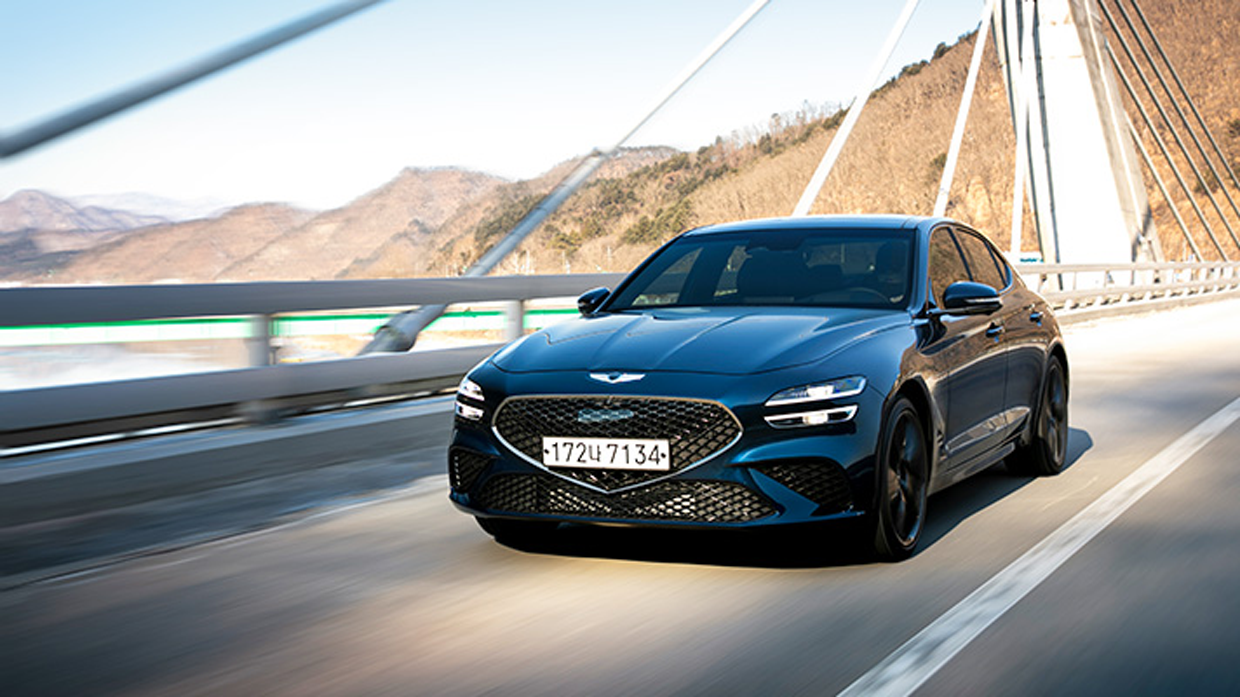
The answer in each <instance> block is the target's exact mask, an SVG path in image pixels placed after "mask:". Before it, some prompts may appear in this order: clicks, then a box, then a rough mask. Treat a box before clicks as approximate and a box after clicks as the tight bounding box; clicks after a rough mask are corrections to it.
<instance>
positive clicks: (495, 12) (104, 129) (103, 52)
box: [0, 0, 982, 208]
mask: <svg viewBox="0 0 1240 697" xmlns="http://www.w3.org/2000/svg"><path fill="white" fill-rule="evenodd" d="M751 2H752V0H620V1H615V2H612V1H610V0H571V1H570V0H521V1H520V2H514V1H508V2H501V1H498V0H440V1H437V2H432V1H430V0H388V2H386V3H383V4H380V5H378V6H376V7H373V8H371V9H369V10H365V11H363V12H362V13H361V14H358V15H355V16H354V17H352V18H350V19H347V20H344V21H343V22H341V23H339V24H337V25H334V26H332V27H328V28H327V29H325V30H321V31H319V32H317V33H314V34H311V35H309V36H306V37H303V38H302V39H299V40H298V41H296V42H293V43H291V44H288V45H286V46H284V47H282V48H280V49H277V50H276V51H273V52H270V53H267V54H264V55H262V56H260V57H258V58H255V59H252V60H250V61H248V62H246V63H243V64H241V65H239V66H236V67H234V68H232V69H230V70H228V71H226V72H223V73H220V74H217V75H216V76H214V77H211V78H208V79H206V80H203V81H201V82H198V83H195V84H193V85H190V86H189V87H186V88H182V89H181V90H178V91H176V92H173V93H171V94H168V95H166V96H164V97H162V98H160V99H158V100H155V101H153V102H149V103H147V104H146V105H144V106H142V107H139V108H137V109H134V110H131V111H129V112H126V113H124V114H122V115H119V116H116V117H113V118H111V119H109V120H107V121H104V122H101V123H99V124H97V125H95V126H93V127H90V128H88V129H85V130H83V131H80V132H78V133H77V134H74V135H71V136H67V137H64V138H62V139H60V140H59V141H56V142H54V143H52V144H50V145H45V146H42V147H39V148H37V149H35V150H31V151H28V152H27V153H25V154H23V155H19V156H17V157H15V158H9V159H7V160H0V198H3V197H5V196H7V195H9V194H11V193H12V192H13V191H16V190H18V189H24V188H38V189H44V190H47V191H50V192H52V193H55V194H58V195H65V196H76V195H87V194H114V193H125V192H143V193H149V194H155V195H160V196H165V197H170V198H178V199H200V198H208V199H214V200H219V201H221V202H226V203H241V202H246V201H258V200H262V201H286V202H290V203H295V204H299V205H303V206H307V207H312V208H328V207H333V206H337V205H340V204H343V203H345V202H347V201H349V200H351V199H353V198H354V197H356V196H358V195H361V194H363V193H365V192H367V191H369V190H370V189H373V188H374V187H376V186H378V185H380V184H382V183H384V182H386V181H387V180H389V179H391V178H392V177H393V176H395V175H396V173H397V172H399V171H400V170H401V169H402V168H404V167H409V166H412V167H435V166H460V167H466V168H471V169H479V170H483V171H487V172H491V173H494V174H498V175H501V176H505V177H510V178H523V177H529V176H533V175H536V174H539V173H541V172H543V171H545V170H547V169H548V168H550V167H551V166H553V165H554V164H556V163H558V162H560V161H563V160H565V159H568V158H570V157H574V156H576V155H580V154H583V153H586V152H588V151H589V150H591V149H592V148H594V147H599V146H606V145H610V144H611V143H613V142H614V141H615V140H617V139H618V138H619V137H620V136H621V135H623V134H624V132H626V131H627V130H628V128H629V127H630V126H631V125H632V124H633V123H635V122H636V120H637V119H638V118H639V117H640V116H641V115H642V114H643V113H644V112H645V111H646V109H648V108H649V106H651V102H652V100H653V99H654V98H655V97H656V96H657V95H658V94H659V93H660V92H661V91H662V90H663V89H664V88H665V86H666V85H667V84H668V83H669V82H670V81H671V80H672V78H674V77H675V76H676V75H677V74H678V73H679V72H680V71H681V70H682V68H683V67H684V66H685V65H686V64H687V63H688V62H689V61H690V60H692V59H693V58H694V57H695V56H697V55H698V54H699V53H700V52H701V51H702V49H703V48H704V47H705V46H706V45H707V44H709V43H710V41H711V40H712V39H714V37H715V36H717V35H718V34H719V33H720V32H721V31H722V30H723V29H724V28H725V27H727V26H728V25H729V24H730V23H731V22H732V21H733V20H734V19H735V18H736V17H737V16H738V15H739V14H740V13H741V12H742V11H743V10H744V9H745V8H746V7H748V6H749V5H750V4H751ZM332 4H334V3H332V2H330V0H263V2H253V0H214V1H213V2H195V3H190V2H184V1H181V2H167V1H166V0H108V2H86V1H85V0H5V2H3V3H0V65H2V66H4V69H3V70H0V132H2V133H8V132H12V131H15V130H17V129H19V128H21V127H24V126H26V125H29V124H31V123H34V122H36V121H38V120H40V119H42V118H46V117H48V116H51V115H54V114H56V113H58V112H60V111H62V110H64V109H66V108H69V107H72V106H76V105H78V104H79V103H81V102H83V101H85V100H87V99H89V98H92V97H95V96H99V95H102V94H106V93H108V92H109V91H111V90H114V89H116V88H118V87H123V86H126V85H129V84H131V83H133V82H136V81H139V80H142V79H144V78H147V77H150V76H153V75H156V74H158V73H160V72H161V71H162V70H165V69H167V68H169V67H174V66H178V65H180V64H181V63H184V62H186V61H189V60H191V59H195V58H197V57H200V56H202V55H205V54H207V53H210V52H211V51H213V50H216V49H218V48H221V47H223V46H226V45H229V44H231V43H233V42H236V41H238V40H241V39H245V38H249V37H251V36H253V35H255V34H257V33H259V32H261V31H264V30H266V29H270V28H272V27H275V26H277V25H280V24H282V23H284V22H287V21H288V20H291V19H294V18H297V17H301V16H303V15H305V14H306V13H308V12H311V11H313V10H315V9H318V8H321V7H325V6H329V5H332ZM903 4H904V3H903V0H866V1H862V2H858V1H857V0H773V1H772V2H771V4H770V5H769V6H768V7H767V8H766V9H765V10H763V12H762V13H761V14H759V15H758V17H757V18H756V19H755V20H754V21H753V22H752V23H751V24H750V25H749V26H748V27H747V28H746V29H745V30H744V31H743V32H742V33H741V34H740V35H739V36H738V37H737V38H736V39H735V40H734V41H733V42H732V43H731V44H730V45H729V46H728V47H726V48H725V49H724V51H723V52H722V53H721V54H720V55H719V56H718V57H717V58H716V60H715V61H714V62H713V63H712V64H711V65H710V66H708V68H707V69H706V70H705V71H703V73H701V74H700V75H699V77H698V78H697V79H696V80H695V81H694V82H693V83H691V84H690V86H689V88H687V89H686V90H685V91H683V92H682V93H681V94H680V95H679V96H678V97H677V98H676V99H675V100H674V101H673V102H672V103H671V104H669V105H668V107H667V108H665V110H664V111H663V112H662V113H661V115H660V116H659V117H658V118H657V119H656V120H655V121H653V122H651V123H650V124H649V125H648V126H647V127H646V128H645V129H643V130H642V131H641V132H640V133H638V135H637V137H636V138H635V139H634V140H633V141H631V143H630V144H636V145H643V144H660V145H672V146H676V147H680V148H685V149H695V148H697V147H698V146H700V145H704V144H706V143H709V142H711V141H713V140H714V137H715V136H716V135H724V136H726V135H728V134H729V133H731V132H732V131H733V130H737V129H744V128H745V127H747V126H752V125H755V124H761V123H765V122H766V121H767V120H768V119H769V117H770V115H771V114H772V113H775V112H786V111H791V110H795V109H797V108H798V107H799V106H800V105H801V104H802V103H803V102H805V101H809V102H813V103H823V102H840V101H844V100H847V99H848V98H849V96H850V95H851V94H852V92H853V91H854V90H855V89H856V87H857V84H858V81H859V80H860V79H861V77H862V74H863V73H864V72H865V71H866V70H867V69H868V67H869V65H870V63H871V62H872V61H873V59H874V56H875V54H876V53H877V51H878V48H879V47H880V46H881V45H882V43H883V40H884V39H885V37H886V35H887V32H888V31H889V30H890V27H891V24H892V23H893V22H894V20H895V17H896V15H897V14H898V13H899V11H900V9H901V7H902V6H903ZM981 6H982V0H922V2H921V6H920V7H919V8H918V10H917V13H916V14H915V15H914V17H913V20H912V23H911V24H910V26H909V29H908V31H907V32H906V34H905V36H904V40H903V41H902V42H901V44H900V47H899V49H898V50H897V52H896V55H895V57H893V58H892V60H891V61H890V63H889V64H888V66H887V70H888V72H889V73H894V72H895V71H896V70H898V69H899V67H900V66H902V65H904V64H907V63H910V62H913V61H916V60H920V59H923V58H928V57H929V55H930V54H931V52H932V51H933V49H934V46H935V45H936V44H937V43H939V42H940V41H946V42H948V43H951V42H953V41H955V40H956V37H957V36H958V35H960V34H962V33H965V32H968V31H971V30H973V29H974V28H975V26H976V24H977V19H978V16H979V13H980V12H981ZM944 147H946V143H944Z"/></svg>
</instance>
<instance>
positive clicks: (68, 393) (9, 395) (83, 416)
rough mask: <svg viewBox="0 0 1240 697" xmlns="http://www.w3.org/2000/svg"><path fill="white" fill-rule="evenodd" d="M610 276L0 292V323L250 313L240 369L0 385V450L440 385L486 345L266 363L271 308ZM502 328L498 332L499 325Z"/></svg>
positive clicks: (534, 288) (458, 294) (504, 291)
mask: <svg viewBox="0 0 1240 697" xmlns="http://www.w3.org/2000/svg"><path fill="white" fill-rule="evenodd" d="M620 278H621V275H620V274H576V275H561V276H513V277H488V278H435V279H408V280H405V279H400V280H374V281H307V282H287V283H276V282H273V283H221V284H185V285H162V286H161V285H152V286H97V287H92V286H73V287H25V288H8V289H0V327H18V326H29V325H47V324H74V323H94V322H123V321H136V320H151V319H167V318H186V317H238V316H248V317H251V318H252V326H253V327H254V330H253V332H252V338H251V343H252V348H251V351H250V355H251V357H252V358H251V367H250V368H245V369H240V370H223V371H215V372H208V373H197V374H190V375H175V376H167V377H153V378H142V379H132V380H118V381H112V382H102V383H91V384H82V385H64V386H56V387H41V388H32V389H21V390H8V391H0V448H15V447H20V446H27V445H32V444H37V443H44V442H51V441H62V440H68V439H80V438H89V437H93V436H99V435H103V434H116V433H125V432H137V431H142V430H145V429H151V428H159V427H166V426H169V425H174V424H186V423H201V422H215V421H218V420H221V419H245V420H251V421H254V420H259V421H262V420H267V419H270V418H274V417H276V416H278V415H280V414H283V413H288V412H297V411H303V410H306V409H311V408H326V407H334V406H342V405H350V404H355V403H358V402H365V401H368V400H375V399H381V398H396V397H401V396H406V395H414V394H418V393H427V392H435V391H441V390H444V389H448V388H451V387H452V386H454V385H455V384H456V383H457V382H458V381H459V380H460V379H461V376H462V375H464V374H465V372H466V371H467V370H469V368H471V367H472V366H473V365H474V364H475V363H477V362H478V361H480V360H482V359H483V358H485V357H486V356H488V355H489V354H490V353H491V352H492V351H494V350H495V349H496V348H498V346H499V345H498V344H491V345H482V346H468V347H463V348H454V349H442V350H433V351H418V352H414V353H400V354H372V355H368V356H360V357H354V358H344V359H339V360H329V361H320V362H312V363H293V364H281V365H270V362H271V361H270V357H271V356H272V355H273V351H272V347H271V345H270V341H271V334H272V332H271V330H270V327H271V325H272V322H273V321H274V320H275V318H276V317H277V316H279V315H283V314H290V313H298V312H316V311H323V310H342V309H359V308H399V309H405V308H408V307H410V306H411V305H428V304H451V303H473V302H493V301H509V306H510V313H509V321H508V324H509V325H510V327H514V328H519V327H521V326H522V307H523V302H524V301H526V300H534V299H538V298H553V297H573V296H576V295H578V294H580V293H581V292H583V291H585V290H588V289H590V288H593V287H596V286H600V285H612V286H614V285H615V283H616V281H618V280H619V279H620ZM512 333H514V332H512V331H511V330H510V332H509V334H510V335H511V334H512Z"/></svg>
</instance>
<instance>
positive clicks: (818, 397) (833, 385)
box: [766, 375, 865, 407]
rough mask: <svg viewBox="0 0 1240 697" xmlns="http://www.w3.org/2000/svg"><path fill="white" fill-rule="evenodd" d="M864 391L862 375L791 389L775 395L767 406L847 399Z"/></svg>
mask: <svg viewBox="0 0 1240 697" xmlns="http://www.w3.org/2000/svg"><path fill="white" fill-rule="evenodd" d="M864 389H865V378H863V377H861V376H860V375H854V376H853V377H849V378H840V379H838V380H830V381H828V382H818V383H814V384H812V385H801V386H800V387H790V388H788V389H786V390H783V391H780V392H777V393H775V396H774V397H771V398H770V399H768V400H766V406H768V407H784V406H788V405H790V404H804V403H805V402H821V401H823V400H829V399H831V400H834V399H845V398H847V397H856V396H857V395H859V394H861V392H862V390H864Z"/></svg>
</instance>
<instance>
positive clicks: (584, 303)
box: [577, 288, 611, 317]
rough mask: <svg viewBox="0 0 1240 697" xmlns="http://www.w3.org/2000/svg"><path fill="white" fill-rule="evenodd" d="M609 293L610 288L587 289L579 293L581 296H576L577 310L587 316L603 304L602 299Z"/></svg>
mask: <svg viewBox="0 0 1240 697" xmlns="http://www.w3.org/2000/svg"><path fill="white" fill-rule="evenodd" d="M609 295H611V289H609V288H595V289H594V290H587V291H586V292H584V293H582V294H581V297H579V298H577V311H578V312H580V313H581V314H582V315H584V316H587V317H588V316H590V315H592V314H594V311H595V310H597V309H599V307H601V306H602V305H603V301H604V300H606V299H607V296H609Z"/></svg>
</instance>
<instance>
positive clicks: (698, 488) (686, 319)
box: [448, 216, 1068, 560]
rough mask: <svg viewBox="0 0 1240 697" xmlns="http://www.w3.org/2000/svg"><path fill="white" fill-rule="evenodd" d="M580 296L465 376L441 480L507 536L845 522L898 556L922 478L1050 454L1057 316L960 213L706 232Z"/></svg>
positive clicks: (1062, 429) (1044, 465)
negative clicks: (558, 316)
mask: <svg viewBox="0 0 1240 697" xmlns="http://www.w3.org/2000/svg"><path fill="white" fill-rule="evenodd" d="M578 306H579V309H580V311H581V316H580V317H578V318H576V319H574V320H572V321H569V322H564V323H562V324H558V325H555V326H552V327H548V328H546V329H544V330H542V331H539V332H537V333H534V334H531V335H529V336H526V337H524V338H522V339H520V340H518V341H516V342H514V343H512V344H509V345H508V346H506V347H505V348H503V349H501V350H500V351H499V352H497V353H496V354H495V355H493V356H491V357H490V358H488V359H487V360H486V361H484V362H482V363H481V364H480V365H478V366H477V367H475V368H474V369H473V370H472V371H470V373H469V374H468V375H467V376H466V377H465V379H464V380H463V381H462V382H461V386H460V389H459V390H458V393H457V402H456V416H455V428H454V429H453V433H452V442H451V445H450V448H449V455H448V458H449V462H448V469H449V475H450V481H451V493H450V496H451V498H452V501H453V502H454V503H455V504H456V505H457V506H458V507H459V508H461V509H462V510H464V511H466V512H467V513H469V514H471V515H474V516H475V517H476V518H477V519H478V522H479V524H480V525H481V526H482V528H483V529H484V530H486V531H487V532H489V533H491V534H493V535H494V536H496V537H497V538H499V539H500V540H501V541H502V540H519V539H521V538H527V539H528V538H530V537H535V536H540V535H547V534H553V532H552V531H553V530H554V528H555V527H556V526H557V525H559V524H560V523H564V522H572V523H583V524H623V525H641V526H696V527H710V528H754V527H760V526H776V525H789V524H804V523H813V522H819V521H833V520H843V519H857V520H856V522H857V523H859V524H860V525H861V528H862V529H863V530H864V531H865V535H866V538H865V541H866V543H867V544H870V545H872V547H873V551H874V553H875V554H876V556H878V557H879V558H883V559H889V560H896V559H902V558H905V557H907V556H909V555H911V554H912V553H913V552H914V550H915V549H916V547H917V544H918V541H919V539H920V537H921V534H922V531H923V529H924V527H925V520H926V501H927V497H928V496H929V495H930V494H932V493H934V492H935V491H938V490H940V489H942V488H944V487H946V486H948V485H950V484H953V483H955V482H958V481H960V480H961V479H964V478H965V477H968V476H969V475H971V474H974V473H976V472H979V471H981V470H983V469H985V468H987V467H990V466H992V465H994V464H996V463H998V462H1000V461H1002V460H1005V459H1006V460H1007V463H1008V466H1009V467H1010V468H1012V469H1014V470H1016V471H1019V472H1022V473H1027V474H1033V475H1051V474H1056V473H1058V472H1059V471H1060V470H1061V469H1062V468H1063V467H1064V463H1065V459H1066V448H1067V432H1068V364H1067V356H1066V353H1065V350H1064V347H1063V340H1062V337H1061V335H1060V332H1059V328H1058V325H1057V324H1056V321H1055V317H1054V315H1053V314H1052V313H1051V310H1050V308H1049V307H1048V306H1047V304H1046V302H1045V301H1044V300H1043V299H1042V298H1041V297H1039V296H1038V295H1037V294H1036V293H1034V292H1032V291H1030V290H1029V289H1028V288H1026V286H1025V285H1024V283H1023V282H1022V281H1021V280H1020V278H1019V277H1018V276H1017V275H1016V274H1015V273H1014V272H1013V270H1012V268H1011V267H1010V266H1009V265H1008V263H1007V262H1006V261H1005V259H1004V258H1003V255H1002V254H1000V253H999V252H998V251H997V250H996V249H995V248H994V247H993V246H992V245H991V243H990V242H989V241H987V240H986V238H985V237H983V236H982V235H980V234H978V233H977V232H976V231H974V230H972V229H970V228H968V227H967V226H965V225H963V224H961V223H958V222H955V221H952V220H948V219H944V218H916V217H896V216H847V217H846V216H822V217H807V218H795V219H771V220H756V221H746V222H738V223H730V224H725V225H713V226H709V227H703V228H699V229H696V230H690V231H688V232H685V233H683V234H681V235H679V236H677V237H676V238H674V239H672V240H671V241H669V242H668V243H667V244H665V245H663V247H661V248H660V249H659V250H657V251H656V252H655V253H654V254H652V255H651V256H650V257H649V258H648V259H647V260H646V261H645V262H643V263H642V264H641V265H640V266H639V267H638V268H637V269H636V270H634V271H633V272H632V273H631V274H629V276H628V277H627V278H625V279H624V281H622V282H621V283H620V284H619V286H618V287H617V288H616V289H615V290H614V291H612V290H608V289H605V288H599V289H595V290H592V291H589V292H587V293H585V294H584V295H582V296H581V298H580V299H579V301H578Z"/></svg>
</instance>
